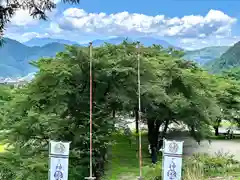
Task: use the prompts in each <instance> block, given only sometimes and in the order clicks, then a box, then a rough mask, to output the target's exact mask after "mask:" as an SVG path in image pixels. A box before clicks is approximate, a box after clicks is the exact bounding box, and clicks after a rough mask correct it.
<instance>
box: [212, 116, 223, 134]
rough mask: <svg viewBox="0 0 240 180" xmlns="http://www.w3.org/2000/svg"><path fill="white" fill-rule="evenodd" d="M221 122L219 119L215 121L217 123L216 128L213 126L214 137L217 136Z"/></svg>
mask: <svg viewBox="0 0 240 180" xmlns="http://www.w3.org/2000/svg"><path fill="white" fill-rule="evenodd" d="M221 122H222V120H221V119H220V118H219V119H217V123H216V126H214V127H213V128H214V130H215V136H218V135H219V126H220V124H221Z"/></svg>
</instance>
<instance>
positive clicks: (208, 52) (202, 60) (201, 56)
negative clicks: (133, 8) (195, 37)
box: [184, 46, 229, 65]
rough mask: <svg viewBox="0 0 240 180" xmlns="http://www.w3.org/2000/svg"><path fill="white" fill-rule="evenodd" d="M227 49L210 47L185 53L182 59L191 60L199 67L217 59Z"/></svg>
mask: <svg viewBox="0 0 240 180" xmlns="http://www.w3.org/2000/svg"><path fill="white" fill-rule="evenodd" d="M228 48H229V47H228V46H212V47H206V48H202V49H197V50H193V51H186V54H185V56H184V59H186V60H193V61H196V62H197V63H199V64H200V65H204V64H206V63H208V62H209V61H212V60H214V59H216V58H219V57H220V56H221V55H222V54H223V53H225V52H226V51H227V50H228Z"/></svg>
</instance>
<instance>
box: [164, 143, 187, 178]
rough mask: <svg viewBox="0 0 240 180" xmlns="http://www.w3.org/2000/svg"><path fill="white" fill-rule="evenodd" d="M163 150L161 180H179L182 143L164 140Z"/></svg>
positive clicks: (180, 175)
mask: <svg viewBox="0 0 240 180" xmlns="http://www.w3.org/2000/svg"><path fill="white" fill-rule="evenodd" d="M163 148H164V149H163V174H162V175H163V180H181V179H182V154H183V141H168V140H166V139H164V143H163Z"/></svg>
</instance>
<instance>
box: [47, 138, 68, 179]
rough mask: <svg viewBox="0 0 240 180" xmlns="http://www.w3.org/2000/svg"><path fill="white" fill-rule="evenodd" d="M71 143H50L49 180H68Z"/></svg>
mask: <svg viewBox="0 0 240 180" xmlns="http://www.w3.org/2000/svg"><path fill="white" fill-rule="evenodd" d="M69 147H70V142H57V141H50V143H49V158H50V169H49V180H68V159H69Z"/></svg>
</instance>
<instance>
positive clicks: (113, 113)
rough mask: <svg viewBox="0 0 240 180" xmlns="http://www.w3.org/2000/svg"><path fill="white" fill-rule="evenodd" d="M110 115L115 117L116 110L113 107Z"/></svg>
mask: <svg viewBox="0 0 240 180" xmlns="http://www.w3.org/2000/svg"><path fill="white" fill-rule="evenodd" d="M112 116H113V118H115V117H116V110H115V109H113V111H112Z"/></svg>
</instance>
